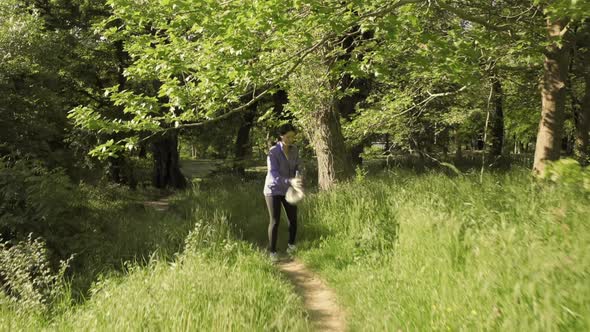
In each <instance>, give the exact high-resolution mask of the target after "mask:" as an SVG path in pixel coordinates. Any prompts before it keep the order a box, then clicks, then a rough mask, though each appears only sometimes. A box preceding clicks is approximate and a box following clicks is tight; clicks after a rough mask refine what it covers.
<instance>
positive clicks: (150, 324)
mask: <svg viewBox="0 0 590 332" xmlns="http://www.w3.org/2000/svg"><path fill="white" fill-rule="evenodd" d="M361 178H362V176H359V180H355V181H352V182H351V183H348V184H342V185H340V186H338V187H337V188H336V189H335V190H334V191H332V192H330V193H320V194H315V193H310V195H309V196H308V197H307V199H306V200H305V201H304V202H303V204H302V205H301V206H300V220H299V221H300V227H299V229H300V231H299V239H300V242H299V246H300V248H301V250H300V252H299V255H300V257H301V259H302V260H304V262H306V264H307V265H308V266H310V267H311V268H312V269H314V270H315V271H317V272H318V273H319V274H320V275H321V276H322V277H323V278H324V279H326V280H327V281H328V283H329V285H330V286H332V287H333V288H334V289H335V291H336V293H337V296H338V300H339V302H340V303H341V305H342V306H343V308H344V309H345V311H346V312H347V318H348V323H349V327H350V330H351V331H384V330H394V331H396V330H398V329H401V330H404V331H405V330H412V331H413V330H509V331H513V330H524V331H541V330H542V331H556V330H572V331H578V330H589V329H590V318H589V317H590V284H589V283H588V282H587V280H589V279H590V278H589V277H590V225H589V224H588V219H589V218H588V216H590V204H589V203H590V202H589V200H590V199H589V196H588V194H587V193H584V192H583V191H582V190H581V189H579V188H578V187H577V186H575V185H574V186H567V187H566V186H553V185H540V184H538V183H536V182H535V181H533V180H532V179H531V178H530V176H529V171H528V170H513V171H511V172H509V173H505V174H486V175H485V176H484V178H483V183H479V174H478V173H477V174H472V175H465V176H460V177H459V176H457V177H449V176H447V175H444V174H441V173H426V174H420V175H417V174H416V173H412V172H403V171H399V172H393V173H388V174H381V175H378V176H370V177H367V178H366V179H364V180H360V179H361ZM262 186H263V182H262V179H259V180H256V181H242V180H239V179H237V178H234V177H220V176H217V177H215V178H212V179H206V180H202V181H199V182H198V183H197V184H196V188H195V190H192V191H189V192H186V193H183V194H179V195H177V196H175V197H174V198H173V199H172V206H171V210H170V211H168V212H166V213H162V212H156V211H143V212H141V211H140V212H137V211H135V212H133V211H134V210H133V209H131V210H129V209H127V208H125V209H123V210H121V212H120V213H119V214H117V215H116V218H114V220H112V223H113V225H118V226H116V227H115V226H113V227H115V228H114V229H115V230H121V232H120V234H119V235H118V236H117V237H115V238H113V239H108V241H107V239H105V241H106V242H105V245H108V246H112V248H111V249H109V250H106V249H104V250H103V251H99V252H97V254H96V255H97V256H100V257H102V256H104V255H110V254H112V253H113V252H116V250H120V253H119V254H118V255H119V257H125V255H128V253H133V252H136V253H137V255H136V256H134V257H132V258H130V261H131V262H133V263H126V264H125V265H124V266H125V268H124V269H122V270H121V269H111V270H110V271H111V272H110V273H109V272H108V271H109V270H108V269H106V270H104V271H105V272H104V273H102V274H101V275H102V276H101V277H99V278H98V279H97V281H95V282H94V284H93V286H92V287H91V290H90V293H89V294H90V295H91V296H90V297H89V298H88V299H87V300H86V301H85V302H83V303H82V304H75V303H74V302H72V301H69V300H68V296H67V294H66V296H65V297H64V299H63V300H62V301H61V302H58V303H57V304H56V306H55V307H54V310H53V311H52V312H51V313H49V314H48V315H44V316H43V315H41V316H34V315H30V314H28V313H21V314H17V315H16V316H15V312H14V311H13V310H12V309H10V308H9V307H7V306H4V305H0V327H2V328H1V329H2V330H43V329H45V330H72V329H75V330H79V329H81V330H143V329H149V330H236V331H242V330H244V331H246V330H248V331H250V330H277V331H284V330H294V331H298V330H301V331H303V330H309V328H310V326H309V322H308V320H307V317H306V314H305V312H304V309H303V305H302V301H301V299H300V297H298V296H296V295H295V293H294V289H293V287H292V286H291V285H290V284H289V283H288V281H287V280H286V278H284V277H283V276H281V275H280V274H279V273H278V272H277V271H276V270H275V269H274V268H273V267H272V266H271V265H270V264H269V262H268V259H267V258H266V256H265V252H264V250H263V248H264V246H266V244H267V239H266V236H267V235H266V230H267V223H268V216H267V211H266V206H265V203H264V199H263V196H262ZM121 206H124V204H122V205H121ZM103 208H106V207H103ZM97 209H98V207H97ZM104 211H109V210H108V209H107V210H104ZM122 211H127V212H122ZM146 215H147V216H149V218H147V219H146ZM121 216H126V217H125V218H124V219H123V220H121V219H120V217H121ZM285 221H286V219H285V217H284V215H283V217H282V221H281V230H280V233H279V234H280V235H279V242H280V245H279V248H280V250H284V248H285V246H286V238H287V227H286V222H285ZM142 242H145V243H149V245H146V246H141V245H140V244H141V243H142ZM115 248H119V249H115ZM183 248H186V249H184V250H183ZM175 252H176V254H174V253H175ZM150 257H151V258H150ZM105 259H106V258H100V259H98V258H97V262H99V261H100V262H102V261H104V260H105ZM117 271H118V272H117Z"/></svg>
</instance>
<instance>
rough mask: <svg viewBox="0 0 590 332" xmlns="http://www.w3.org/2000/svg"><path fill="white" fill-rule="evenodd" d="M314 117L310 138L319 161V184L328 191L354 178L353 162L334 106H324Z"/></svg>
mask: <svg viewBox="0 0 590 332" xmlns="http://www.w3.org/2000/svg"><path fill="white" fill-rule="evenodd" d="M314 115H315V116H314V117H313V118H312V123H311V128H310V130H311V135H310V136H311V141H312V144H313V147H314V150H315V153H316V157H317V161H318V184H319V187H320V189H321V190H328V189H330V188H331V187H332V186H333V185H334V184H336V183H337V182H340V181H343V180H346V179H348V178H350V177H351V176H352V174H353V168H352V162H351V160H350V154H349V153H348V151H347V149H346V145H345V143H344V136H343V135H342V131H341V129H340V119H339V114H338V113H337V112H336V109H335V107H334V105H333V104H332V105H324V107H322V108H321V109H319V110H318V111H317V112H316V113H315V114H314Z"/></svg>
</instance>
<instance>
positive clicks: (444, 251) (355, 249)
mask: <svg viewBox="0 0 590 332" xmlns="http://www.w3.org/2000/svg"><path fill="white" fill-rule="evenodd" d="M588 203H589V202H588V199H587V196H586V198H584V196H583V195H581V194H579V193H576V192H574V191H572V190H563V191H562V190H559V189H554V188H546V189H541V188H539V187H538V186H536V185H535V184H534V183H532V182H531V180H530V179H529V178H528V172H527V171H514V172H512V173H510V174H508V175H499V176H498V175H496V176H487V177H485V179H484V183H483V184H479V183H478V181H477V177H476V176H473V177H472V178H471V177H464V178H455V179H449V178H448V177H445V176H442V175H436V174H431V175H425V176H419V177H417V176H415V175H411V174H398V175H396V176H393V177H382V178H379V179H372V180H370V181H367V182H364V183H354V184H350V185H346V186H343V187H341V188H339V189H338V190H337V191H336V192H333V193H330V194H328V195H322V196H319V197H316V198H315V199H311V200H309V201H308V203H307V206H306V213H305V216H304V219H305V221H304V222H306V223H308V227H307V229H308V230H309V231H310V233H312V234H323V235H324V237H323V238H322V239H320V240H313V241H307V242H306V244H305V245H304V247H305V249H307V250H304V251H303V252H302V256H303V258H304V260H305V261H306V262H307V263H308V264H309V265H311V266H312V267H313V268H315V269H316V270H318V271H320V273H321V274H322V275H323V276H324V277H326V278H327V279H328V280H329V282H330V283H331V284H332V285H333V286H334V287H335V288H336V289H337V292H338V293H339V295H340V299H341V301H342V302H343V304H344V305H345V306H346V307H347V308H348V311H349V312H350V319H349V322H350V323H351V329H352V330H363V331H367V330H373V331H380V330H397V329H398V328H401V329H403V330H447V329H450V330H474V329H475V330H489V329H500V330H511V331H516V330H526V331H528V330H545V331H550V330H562V329H567V330H588V329H589V328H590V318H589V317H590V284H589V283H588V282H587V281H588V277H589V276H590V250H589V249H590V226H589V225H588V216H590V205H589V204H588ZM395 236H397V237H398V241H397V242H396V244H395V245H391V241H390V239H391V238H393V237H395ZM311 238H317V236H311Z"/></svg>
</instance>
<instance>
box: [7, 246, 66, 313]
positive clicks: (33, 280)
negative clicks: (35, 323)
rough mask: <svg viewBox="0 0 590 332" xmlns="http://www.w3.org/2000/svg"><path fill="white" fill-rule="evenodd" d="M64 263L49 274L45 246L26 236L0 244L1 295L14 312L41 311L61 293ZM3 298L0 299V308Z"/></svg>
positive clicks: (50, 268) (49, 268)
mask: <svg viewBox="0 0 590 332" xmlns="http://www.w3.org/2000/svg"><path fill="white" fill-rule="evenodd" d="M68 261H69V260H68ZM68 261H61V262H60V267H59V270H58V271H53V270H52V267H51V263H50V257H49V254H48V252H47V249H46V247H45V243H44V242H43V241H41V240H40V239H39V238H35V239H33V238H32V234H29V236H28V237H27V239H26V240H24V241H20V242H17V243H15V244H11V243H9V242H0V280H1V287H2V291H3V293H4V294H5V295H6V296H7V299H8V301H9V303H10V305H12V306H14V307H16V308H17V311H18V312H21V311H25V312H28V313H30V312H31V311H33V312H34V311H43V310H47V309H49V308H50V305H52V302H53V301H55V300H56V299H57V297H58V296H61V295H62V292H63V291H64V282H65V279H64V274H65V271H66V269H67V267H68ZM3 299H4V298H2V297H0V306H3V305H6V304H5V303H2V300H3Z"/></svg>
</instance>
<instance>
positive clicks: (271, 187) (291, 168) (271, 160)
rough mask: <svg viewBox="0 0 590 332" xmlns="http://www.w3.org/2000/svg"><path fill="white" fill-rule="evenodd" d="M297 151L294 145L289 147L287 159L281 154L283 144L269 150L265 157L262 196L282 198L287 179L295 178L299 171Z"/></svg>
mask: <svg viewBox="0 0 590 332" xmlns="http://www.w3.org/2000/svg"><path fill="white" fill-rule="evenodd" d="M299 163H300V160H299V150H297V147H296V146H294V145H291V146H290V147H289V159H287V157H286V156H285V153H284V152H283V143H282V142H278V143H277V144H276V145H275V146H273V147H272V148H270V150H269V151H268V156H267V157H266V166H267V168H268V171H267V172H266V180H265V181H264V191H263V192H264V196H284V195H286V194H287V189H289V186H290V184H289V179H291V178H293V177H295V171H297V170H299Z"/></svg>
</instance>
